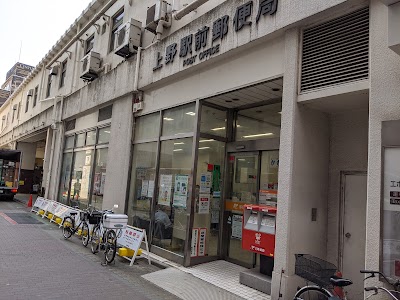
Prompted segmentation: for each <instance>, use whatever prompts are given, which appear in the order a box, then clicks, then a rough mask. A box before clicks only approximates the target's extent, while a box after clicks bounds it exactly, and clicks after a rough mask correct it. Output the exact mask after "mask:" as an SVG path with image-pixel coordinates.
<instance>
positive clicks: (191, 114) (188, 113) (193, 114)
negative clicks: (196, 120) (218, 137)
mask: <svg viewBox="0 0 400 300" xmlns="http://www.w3.org/2000/svg"><path fill="white" fill-rule="evenodd" d="M186 114H187V115H189V116H195V115H196V113H194V112H192V111H189V112H187V113H186Z"/></svg>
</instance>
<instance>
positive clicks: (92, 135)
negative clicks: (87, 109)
mask: <svg viewBox="0 0 400 300" xmlns="http://www.w3.org/2000/svg"><path fill="white" fill-rule="evenodd" d="M94 144H96V130H93V131H88V132H87V133H86V146H91V145H94Z"/></svg>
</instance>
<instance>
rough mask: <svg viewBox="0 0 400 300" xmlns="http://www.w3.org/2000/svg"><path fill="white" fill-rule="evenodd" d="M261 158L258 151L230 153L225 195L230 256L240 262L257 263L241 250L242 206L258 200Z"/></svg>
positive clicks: (225, 242) (225, 235) (227, 245)
mask: <svg viewBox="0 0 400 300" xmlns="http://www.w3.org/2000/svg"><path fill="white" fill-rule="evenodd" d="M259 164H260V158H259V153H258V152H243V153H229V154H228V174H227V176H228V182H227V193H226V198H225V214H224V215H225V218H224V219H225V222H226V224H225V225H226V226H225V228H226V234H224V237H223V238H224V239H225V241H224V242H223V243H224V244H225V246H226V250H225V251H226V253H227V258H228V259H230V260H233V261H238V262H240V263H241V264H244V265H248V266H252V265H254V263H255V261H254V259H255V258H254V255H253V253H252V252H249V251H245V250H243V249H242V220H243V205H244V204H255V203H257V191H258V176H259Z"/></svg>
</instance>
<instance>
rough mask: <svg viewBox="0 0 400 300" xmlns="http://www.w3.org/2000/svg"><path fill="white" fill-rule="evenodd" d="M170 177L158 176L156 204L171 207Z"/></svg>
mask: <svg viewBox="0 0 400 300" xmlns="http://www.w3.org/2000/svg"><path fill="white" fill-rule="evenodd" d="M171 189H172V175H160V193H159V195H158V204H160V205H165V206H170V205H171Z"/></svg>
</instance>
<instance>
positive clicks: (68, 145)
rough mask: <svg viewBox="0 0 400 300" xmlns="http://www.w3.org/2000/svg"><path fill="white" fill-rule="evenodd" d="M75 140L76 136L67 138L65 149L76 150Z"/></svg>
mask: <svg viewBox="0 0 400 300" xmlns="http://www.w3.org/2000/svg"><path fill="white" fill-rule="evenodd" d="M74 138H75V136H73V135H71V136H67V137H66V138H65V149H72V148H74Z"/></svg>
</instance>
